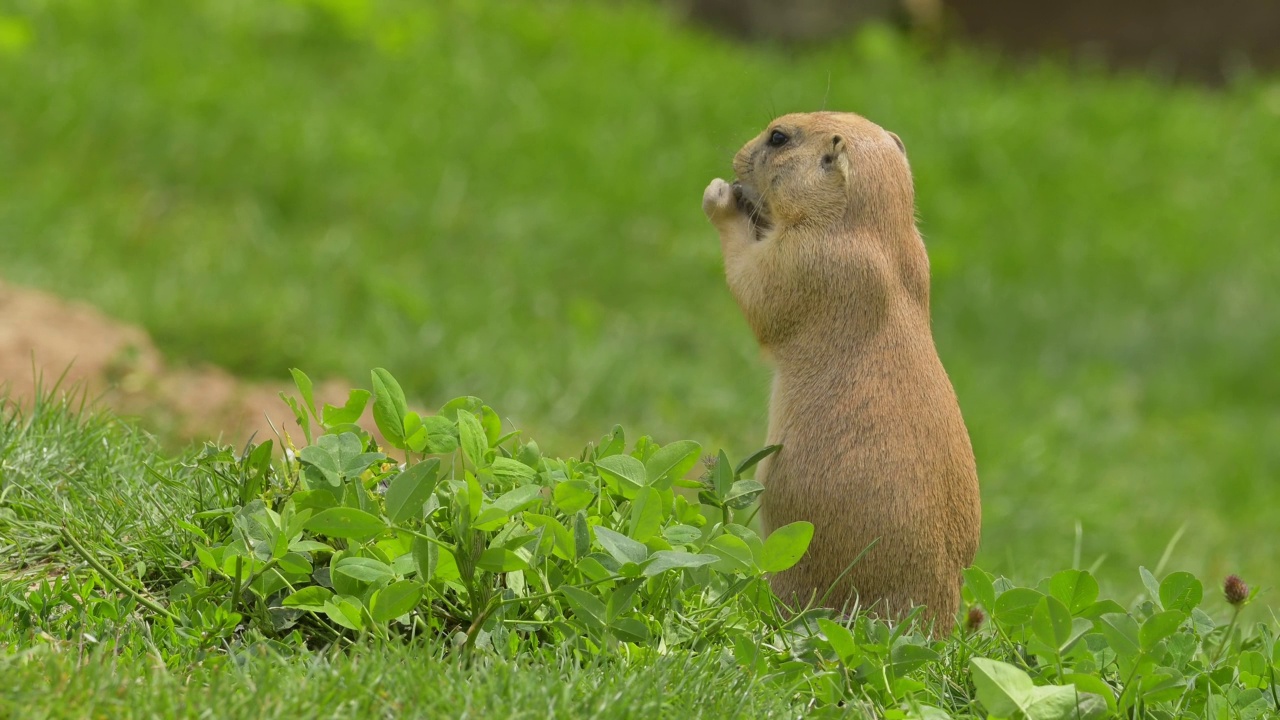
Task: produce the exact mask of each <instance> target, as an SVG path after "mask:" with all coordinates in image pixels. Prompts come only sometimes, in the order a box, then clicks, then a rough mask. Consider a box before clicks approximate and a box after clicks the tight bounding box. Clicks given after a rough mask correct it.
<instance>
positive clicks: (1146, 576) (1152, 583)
mask: <svg viewBox="0 0 1280 720" xmlns="http://www.w3.org/2000/svg"><path fill="white" fill-rule="evenodd" d="M1138 575H1140V576H1141V577H1142V585H1143V587H1145V588H1146V589H1147V597H1149V598H1151V602H1153V603H1155V606H1156V607H1157V608H1158V609H1160V610H1163V609H1164V605H1162V604H1160V583H1158V582H1156V577H1155V576H1154V575H1152V574H1151V571H1150V570H1148V569H1146V568H1144V567H1141V566H1139V567H1138Z"/></svg>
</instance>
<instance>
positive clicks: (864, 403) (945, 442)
mask: <svg viewBox="0 0 1280 720" xmlns="http://www.w3.org/2000/svg"><path fill="white" fill-rule="evenodd" d="M733 169H734V172H735V174H736V175H737V180H736V182H735V183H733V184H732V185H731V184H729V183H727V182H725V181H724V180H721V179H719V178H717V179H715V180H713V181H712V182H711V184H710V185H709V186H708V187H707V189H706V192H705V193H704V194H703V198H702V209H703V212H705V213H706V215H707V217H708V219H710V220H711V222H712V224H714V225H715V227H716V229H717V230H718V231H719V233H720V246H721V251H722V253H723V255H724V267H725V278H726V280H727V281H728V285H729V289H730V291H731V292H732V294H733V296H734V298H735V299H736V300H737V302H738V305H739V306H740V307H741V309H742V312H743V314H744V315H745V316H746V319H747V322H748V324H749V325H750V327H751V330H752V332H753V333H754V334H755V336H756V339H757V341H759V343H760V345H761V347H762V348H763V349H764V351H765V353H766V354H767V355H768V356H769V357H770V358H771V359H772V361H773V363H774V365H775V375H774V383H773V392H772V397H771V400H770V403H769V432H768V439H769V442H770V443H771V444H772V443H778V444H781V445H782V450H781V451H780V452H778V453H777V454H775V455H773V456H772V457H770V458H768V459H766V460H765V461H764V462H763V463H762V464H761V465H760V468H759V470H758V473H757V476H758V478H759V479H760V481H761V482H762V483H763V484H764V486H765V488H766V489H765V493H764V495H763V496H762V500H761V502H762V507H761V519H762V522H763V524H764V529H765V532H766V533H769V532H772V531H773V530H774V529H775V528H778V527H780V526H782V525H786V524H788V523H791V522H793V521H796V520H808V521H810V522H812V523H813V525H814V537H813V541H812V543H811V544H810V546H809V552H808V553H807V554H806V555H805V557H804V558H803V559H802V560H801V561H800V563H799V564H797V565H796V566H795V567H793V568H791V569H790V570H787V571H785V572H783V573H780V574H778V575H776V576H774V578H773V581H772V583H773V587H774V590H775V591H776V592H777V594H778V596H779V597H781V598H782V599H783V600H784V601H788V602H798V603H799V604H801V605H803V604H805V603H807V602H809V601H810V600H811V599H813V600H815V601H817V600H821V599H822V598H823V597H824V595H826V593H827V591H828V589H829V588H833V591H832V592H831V594H830V596H829V597H828V599H827V604H828V605H830V606H832V607H835V608H845V607H851V606H852V604H853V603H854V602H857V603H859V604H860V605H861V606H862V607H864V608H865V607H871V608H872V610H873V611H874V612H876V613H877V614H880V615H881V616H885V617H888V618H900V617H901V616H902V615H904V614H905V613H906V612H907V611H908V610H909V609H910V608H911V606H912V605H923V606H925V608H926V611H925V615H924V618H925V620H926V621H932V622H933V624H934V625H933V632H934V633H935V634H936V635H943V634H947V633H949V632H950V631H951V629H952V628H953V627H954V622H955V616H956V612H957V609H958V607H959V602H960V585H961V570H963V569H964V568H965V567H968V566H969V565H970V564H971V563H972V562H973V557H974V554H975V553H976V552H977V547H978V536H979V531H980V525H981V507H980V501H979V494H978V475H977V469H976V467H975V464H974V458H973V449H972V446H971V444H970V441H969V433H968V430H967V429H966V428H965V424H964V419H963V418H962V417H961V414H960V407H959V403H958V402H957V400H956V395H955V390H954V389H953V388H952V386H951V381H950V379H949V378H948V377H947V374H946V371H945V370H944V369H943V367H942V362H941V361H940V360H939V358H938V353H937V349H936V347H935V346H934V342H933V335H932V330H931V327H930V319H929V259H928V256H927V255H926V253H925V247H924V242H923V240H922V239H921V237H920V233H919V232H918V230H917V229H916V217H915V189H914V185H913V182H912V178H911V169H910V166H909V165H908V162H907V156H906V149H905V147H904V146H903V144H902V141H901V140H900V139H899V138H898V136H897V135H895V134H893V133H891V132H888V131H886V130H884V129H883V128H881V127H879V126H878V125H876V124H874V123H872V122H870V121H869V120H866V119H865V118H863V117H860V116H858V115H854V114H851V113H836V112H820V113H805V114H791V115H784V116H782V117H780V118H778V119H777V120H775V121H773V122H772V123H770V124H769V126H768V127H767V128H766V129H765V130H764V131H763V132H762V133H760V135H758V136H756V137H755V138H754V139H752V140H751V141H750V142H748V143H747V144H746V145H744V146H743V147H742V149H741V150H739V151H738V153H737V155H736V156H735V157H734V159H733ZM873 543H874V545H873ZM869 546H870V548H871V549H870V550H867V552H866V555H865V556H863V557H862V559H861V560H860V561H859V562H858V563H857V564H856V565H854V566H853V568H852V569H851V570H849V572H848V573H847V574H846V575H844V577H843V579H840V580H839V581H838V582H837V579H838V578H839V577H840V576H841V574H842V573H844V571H845V570H846V569H847V568H848V567H849V565H850V563H852V562H853V561H854V559H855V558H857V557H858V555H859V554H860V553H862V552H863V551H864V550H866V549H867V548H868V547H869Z"/></svg>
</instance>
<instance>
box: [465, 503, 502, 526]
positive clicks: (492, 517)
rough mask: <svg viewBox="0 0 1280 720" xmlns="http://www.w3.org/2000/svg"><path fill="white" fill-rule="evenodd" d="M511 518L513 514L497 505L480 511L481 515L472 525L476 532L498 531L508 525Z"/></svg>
mask: <svg viewBox="0 0 1280 720" xmlns="http://www.w3.org/2000/svg"><path fill="white" fill-rule="evenodd" d="M510 518H511V513H509V512H507V511H506V510H505V509H503V508H500V507H497V506H496V505H489V506H488V507H486V508H484V509H483V510H481V511H480V514H479V515H477V516H476V518H475V519H474V520H472V522H471V524H472V527H474V528H475V529H476V530H483V531H485V532H488V531H490V530H496V529H498V528H500V527H502V526H503V525H505V524H506V522H507V520H509V519H510Z"/></svg>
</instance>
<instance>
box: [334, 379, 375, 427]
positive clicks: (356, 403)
mask: <svg viewBox="0 0 1280 720" xmlns="http://www.w3.org/2000/svg"><path fill="white" fill-rule="evenodd" d="M369 395H370V393H369V391H368V390H361V389H358V388H357V389H355V390H352V391H351V393H350V394H348V395H347V404H346V405H343V406H342V407H340V408H339V407H334V406H333V405H329V404H327V403H326V404H325V406H324V424H325V425H327V426H329V427H333V426H335V425H349V424H352V423H356V422H359V421H360V416H361V415H363V414H364V409H365V406H367V405H368V404H369Z"/></svg>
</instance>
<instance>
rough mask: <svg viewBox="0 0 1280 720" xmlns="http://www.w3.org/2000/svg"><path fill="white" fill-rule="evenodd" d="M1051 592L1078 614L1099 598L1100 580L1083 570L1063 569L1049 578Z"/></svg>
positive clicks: (1071, 611) (1073, 612)
mask: <svg viewBox="0 0 1280 720" xmlns="http://www.w3.org/2000/svg"><path fill="white" fill-rule="evenodd" d="M1049 594H1050V595H1053V596H1054V597H1055V598H1057V599H1058V600H1059V601H1060V602H1061V603H1062V604H1063V605H1065V606H1066V607H1067V610H1068V611H1070V613H1071V614H1072V615H1077V614H1079V613H1080V612H1081V611H1082V610H1084V609H1085V608H1087V607H1089V606H1090V605H1092V604H1093V603H1094V602H1096V601H1097V600H1098V581H1097V580H1094V579H1093V576H1092V575H1090V574H1089V573H1087V572H1085V571H1083V570H1063V571H1061V572H1059V573H1056V574H1055V575H1054V576H1053V578H1052V579H1051V580H1049Z"/></svg>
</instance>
